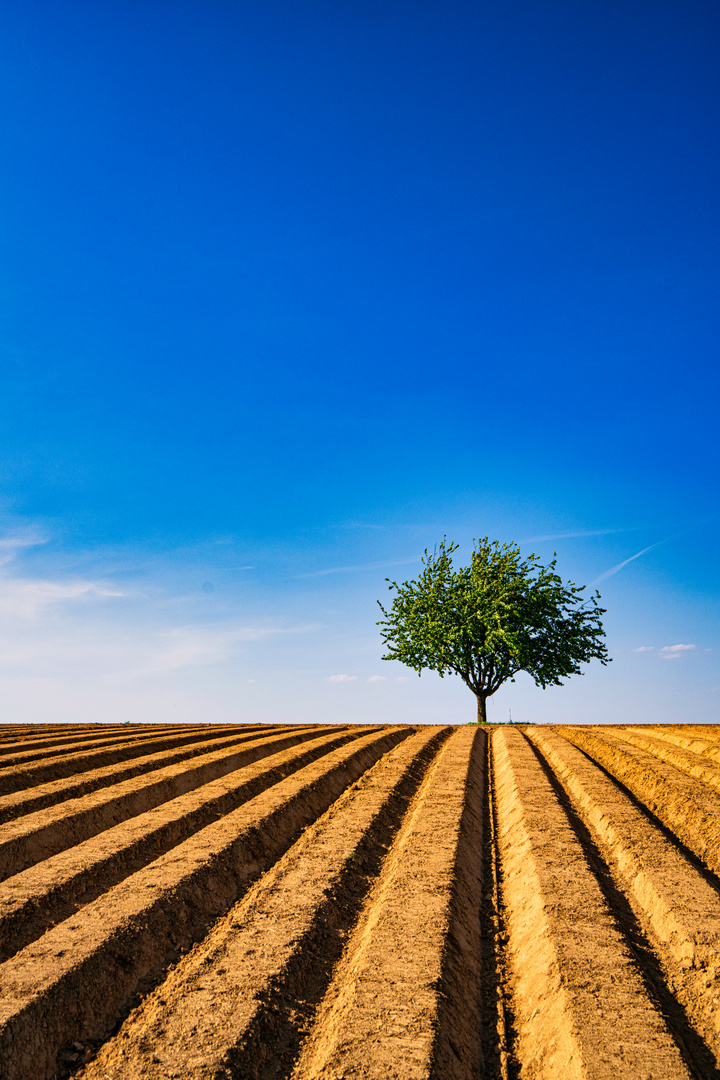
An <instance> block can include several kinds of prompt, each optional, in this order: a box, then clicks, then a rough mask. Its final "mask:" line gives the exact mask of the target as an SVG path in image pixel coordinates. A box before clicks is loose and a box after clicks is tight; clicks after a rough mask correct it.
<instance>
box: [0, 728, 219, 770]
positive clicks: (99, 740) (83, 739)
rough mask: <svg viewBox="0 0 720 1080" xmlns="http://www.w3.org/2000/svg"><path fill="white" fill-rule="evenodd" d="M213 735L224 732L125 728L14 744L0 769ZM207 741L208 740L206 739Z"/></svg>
mask: <svg viewBox="0 0 720 1080" xmlns="http://www.w3.org/2000/svg"><path fill="white" fill-rule="evenodd" d="M213 730H215V731H217V734H218V735H219V734H221V733H222V731H223V730H224V729H222V728H221V729H219V730H217V729H212V728H209V725H208V724H195V725H193V726H192V727H190V726H188V727H184V726H183V725H181V724H173V725H172V727H159V728H158V729H157V731H156V730H154V729H153V730H152V731H148V729H147V725H142V727H137V728H135V729H133V728H126V729H125V730H124V731H123V730H122V729H120V730H118V731H113V732H103V733H101V734H98V733H94V734H93V733H86V734H85V735H83V736H79V735H78V736H75V737H74V738H73V737H66V738H63V739H43V740H41V741H39V742H36V741H34V740H33V741H32V742H30V743H23V742H16V743H12V744H9V745H6V746H3V747H2V748H1V749H0V767H1V768H2V769H6V768H8V767H10V766H18V767H20V768H23V767H26V766H29V765H33V764H35V763H37V764H41V763H42V762H45V761H47V762H50V761H51V759H52V758H54V757H58V756H60V755H63V756H70V755H71V754H77V755H78V757H80V756H81V755H82V754H84V753H86V752H88V751H90V750H92V749H94V748H98V749H99V748H100V747H103V746H122V745H123V743H128V745H132V744H133V743H134V742H136V741H142V740H144V739H145V740H146V739H151V738H152V739H160V738H170V737H171V736H172V735H173V734H174V733H176V732H177V733H178V734H187V735H190V734H192V733H193V732H197V733H198V736H200V734H201V733H202V732H204V731H209V732H213ZM209 737H212V736H211V735H209Z"/></svg>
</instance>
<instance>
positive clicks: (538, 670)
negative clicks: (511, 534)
mask: <svg viewBox="0 0 720 1080" xmlns="http://www.w3.org/2000/svg"><path fill="white" fill-rule="evenodd" d="M474 544H475V547H474V550H473V553H472V561H471V563H470V566H463V567H460V569H459V570H455V569H454V568H453V564H452V554H453V552H454V551H456V550H457V547H458V545H457V544H453V543H447V542H446V541H445V540H443V542H442V543H441V544H440V546H439V547H438V548H436V549H435V550H434V551H433V552H431V553H428V550H427V548H426V549H425V555H424V557H423V560H422V561H423V565H424V570H423V572H422V574H420V576H419V578H418V579H417V581H405V582H403V584H402V585H398V583H397V582H396V581H390V578H386V579H385V580H386V581H390V584H389V586H388V588H389V589H390V591H392V590H395V591H396V593H397V595H396V596H395V597H394V599H393V602H392V605H391V607H390V610H389V611H386V610H385V608H384V607H383V605H382V604H381V603H380V601H379V600H378V604H379V605H380V610H381V611H382V613H383V615H384V616H385V618H384V619H383V620H381V621H380V622H378V624H377V625H378V626H380V627H382V634H383V643H384V644H385V646H386V647H387V649H388V652H387V653H386V655H385V656H383V660H401V661H402V662H403V663H404V664H407V665H408V667H411V668H414V669H415V671H417V672H418V673H419V674H420V673H421V672H422V671H423V670H424V669H425V668H427V669H429V670H430V671H437V673H438V675H439V676H440V677H441V678H442V677H443V676H444V675H447V674H448V673H449V672H454V673H455V674H457V675H459V676H460V677H461V679H463V681H464V682H465V684H466V685H467V686H469V687H470V689H471V690H472V692H473V694H475V696H476V698H477V711H478V722H479V723H481V724H484V723H486V722H487V709H486V703H487V699H488V698H489V697H490V696H491V695H492V694H494V693H495V691H496V690H497V689H498V688H499V687H500V686H502V684H503V683H504V682H506V681H507V680H508V679H510V680H511V681H513V682H514V676H515V675H517V673H518V672H519V671H526V672H527V673H528V674H529V675H532V677H533V679H534V680H535V683H536V684H537V685H538V686H542V688H543V689H545V687H547V686H561V685H562V679H563V678H565V677H567V676H568V675H576V674H579V673H580V664H583V663H587V662H588V661H589V660H592V659H593V658H595V659H597V660H599V661H600V662H601V663H602V664H607V663H608V662H609V657H608V653H607V649H606V647H605V645H604V643H603V640H602V639H603V638H604V636H605V631H604V630H603V627H602V623H601V621H600V616H601V615H603V614H604V613H605V608H601V607H599V606H598V600H599V599H600V594H599V593H597V592H596V593H594V594H593V595H592V596H591V597H588V598H587V599H584V598H583V597H582V596H581V593H583V592H584V590H585V586H584V585H581V586H578V585H575V584H574V583H573V582H571V581H570V582H568V583H567V584H564V583H563V581H562V579H561V578H560V577H559V576H558V574H556V573H555V565H556V560H555V559H553V560H552V562H551V563H549V565H548V566H543V565H542V564H541V563H540V560H539V558H538V557H537V556H536V555H530V556H529V557H528V558H527V559H523V558H522V557H521V555H520V548H519V547H518V546H517V545H516V544H500V543H499V542H498V541H497V540H495V541H492V542H490V541H489V540H488V538H487V537H485V538H484V539H482V540H476V541H474Z"/></svg>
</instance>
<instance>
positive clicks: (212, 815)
mask: <svg viewBox="0 0 720 1080" xmlns="http://www.w3.org/2000/svg"><path fill="white" fill-rule="evenodd" d="M364 731H365V729H357V728H356V729H354V730H353V729H350V730H348V729H347V728H338V729H335V731H334V732H328V731H327V730H326V731H325V733H324V734H323V735H321V736H318V733H317V730H310V731H305V732H303V731H301V729H297V730H296V731H293V732H292V734H288V735H287V736H286V738H278V739H277V741H275V742H274V743H273V744H272V746H270V747H268V749H267V756H265V755H263V754H258V755H257V757H258V759H259V760H258V761H256V762H255V763H252V764H247V765H245V766H243V767H241V768H239V769H237V770H235V771H234V772H232V773H229V774H228V775H226V776H223V777H222V778H221V779H219V780H215V781H210V782H208V783H207V784H204V785H202V786H201V787H199V788H196V789H195V790H193V791H190V792H188V793H187V794H186V795H181V796H179V797H178V798H176V799H171V800H170V801H169V802H166V803H162V804H161V805H160V806H157V807H154V808H153V809H152V810H148V811H147V813H145V814H140V815H139V816H138V817H135V818H131V819H130V820H129V821H125V822H122V823H121V824H120V825H115V826H114V827H113V828H110V829H107V830H105V832H102V833H100V835H99V836H94V837H92V838H91V839H89V840H85V841H83V842H82V843H80V844H76V845H75V847H72V848H70V849H69V850H67V851H62V852H60V853H59V854H58V855H54V856H53V857H52V858H50V859H46V860H45V861H44V862H41V863H38V864H36V865H35V866H32V867H30V868H29V869H27V870H25V871H23V872H22V873H20V874H15V875H14V876H13V877H11V878H8V880H7V881H4V882H2V884H0V961H3V960H7V959H9V958H10V957H11V956H13V955H14V954H15V953H16V952H19V951H20V949H23V948H25V946H26V945H28V944H30V942H31V941H35V940H36V939H37V938H38V937H40V935H41V934H43V933H44V932H45V931H46V930H47V929H49V928H50V927H52V926H54V925H55V924H56V923H58V922H61V921H62V920H63V919H66V918H69V917H70V916H71V915H74V914H75V913H76V911H78V910H79V908H81V907H82V906H84V905H85V904H88V903H91V902H92V901H93V900H95V899H96V898H97V897H98V896H100V895H101V894H102V893H103V892H106V891H107V890H108V889H110V888H111V887H112V886H113V885H116V884H117V883H118V882H120V881H122V880H123V879H124V878H126V877H128V876H129V875H130V874H134V873H136V872H137V871H138V870H140V869H141V868H142V867H143V866H146V865H147V864H148V863H149V862H152V860H153V859H156V858H158V857H159V856H160V855H163V854H165V852H166V851H169V850H170V849H171V848H172V847H174V846H175V845H176V844H179V843H181V842H182V841H183V840H186V839H187V838H188V837H189V836H191V835H192V834H193V833H194V832H198V831H199V830H200V829H202V828H204V827H205V826H206V825H208V824H210V822H212V821H215V820H216V819H217V818H218V817H220V816H221V815H222V814H227V813H230V812H231V811H232V810H235V809H236V808H237V807H238V806H240V805H241V804H242V803H243V802H247V801H248V800H249V799H252V798H254V797H255V796H256V795H258V794H259V793H260V792H261V791H264V790H265V788H267V787H270V785H271V784H275V783H278V782H279V781H280V780H284V779H285V777H286V776H289V775H290V773H292V772H294V771H295V770H296V769H300V768H303V767H304V766H305V765H307V764H309V763H310V762H311V761H315V760H317V759H318V758H320V757H322V756H323V755H324V754H328V753H330V752H331V751H332V750H335V749H337V748H338V747H339V746H342V745H344V744H345V743H347V742H351V741H352V740H353V739H355V738H357V737H358V735H361V734H363V733H364ZM289 748H291V749H289Z"/></svg>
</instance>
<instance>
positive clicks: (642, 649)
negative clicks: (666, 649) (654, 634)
mask: <svg viewBox="0 0 720 1080" xmlns="http://www.w3.org/2000/svg"><path fill="white" fill-rule="evenodd" d="M653 647H654V646H652V645H639V646H638V648H637V649H633V652H652V651H653Z"/></svg>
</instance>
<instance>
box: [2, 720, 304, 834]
mask: <svg viewBox="0 0 720 1080" xmlns="http://www.w3.org/2000/svg"><path fill="white" fill-rule="evenodd" d="M275 730H276V731H277V733H278V734H280V733H286V732H287V731H288V728H286V727H281V726H280V725H278V727H277V728H276V729H275ZM298 730H299V728H298ZM264 733H265V729H263V728H259V727H258V728H250V729H249V730H248V731H244V730H239V731H235V732H233V733H232V734H226V735H225V736H224V737H222V738H216V739H204V740H203V741H200V742H198V741H197V740H196V739H194V738H180V739H174V738H171V739H168V740H167V741H166V740H163V739H158V740H153V742H152V743H151V744H150V745H149V746H146V745H144V744H143V745H142V746H135V747H131V748H130V749H129V750H128V751H127V752H125V750H124V748H123V749H122V750H120V751H118V750H115V751H114V752H112V751H111V752H108V753H107V754H105V755H103V756H104V757H105V758H106V759H108V760H109V762H110V764H108V765H105V766H104V767H101V768H94V769H91V770H88V771H84V770H81V769H79V770H78V772H77V773H76V774H75V775H72V776H70V777H65V778H63V779H61V780H52V781H50V782H49V783H47V784H40V783H31V784H29V785H28V789H24V790H22V791H15V792H13V793H12V794H11V795H0V824H4V823H5V822H6V821H14V820H15V819H16V818H19V817H23V816H26V815H28V814H31V813H36V812H37V811H38V810H44V809H46V808H47V807H49V806H56V805H57V804H58V803H61V802H65V801H66V800H68V799H77V798H80V797H81V796H82V795H89V794H91V792H93V791H98V790H99V789H100V788H103V787H110V786H111V785H112V784H118V783H120V782H121V781H122V780H130V779H131V778H132V777H133V776H140V775H142V774H143V773H150V772H152V771H153V770H154V769H157V768H158V767H159V766H163V765H171V764H174V763H176V762H180V761H187V760H190V759H192V758H194V757H200V756H201V755H203V754H208V753H211V752H212V751H214V750H222V749H223V748H224V747H229V746H238V745H240V744H241V743H244V742H250V741H251V740H253V739H257V738H258V736H260V735H261V734H264ZM267 734H270V732H267ZM160 747H161V748H162V749H159V748H160ZM147 749H151V750H152V751H153V753H151V754H145V753H143V751H144V750H147Z"/></svg>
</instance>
